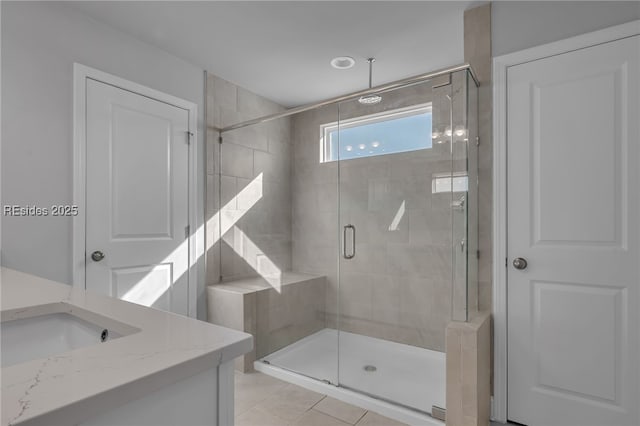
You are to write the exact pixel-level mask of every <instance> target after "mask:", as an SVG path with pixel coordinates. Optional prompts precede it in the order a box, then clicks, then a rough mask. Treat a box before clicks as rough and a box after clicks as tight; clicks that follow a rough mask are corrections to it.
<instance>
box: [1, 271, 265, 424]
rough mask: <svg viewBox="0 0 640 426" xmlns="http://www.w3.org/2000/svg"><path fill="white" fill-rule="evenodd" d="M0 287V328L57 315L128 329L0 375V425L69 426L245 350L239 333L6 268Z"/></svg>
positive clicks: (247, 342) (248, 343)
mask: <svg viewBox="0 0 640 426" xmlns="http://www.w3.org/2000/svg"><path fill="white" fill-rule="evenodd" d="M0 284H1V287H0V291H1V311H2V321H7V320H11V319H19V318H28V317H33V316H37V315H42V314H47V313H51V312H60V311H61V310H62V311H66V312H69V313H72V314H73V315H76V316H78V317H80V318H83V319H85V320H88V321H90V322H92V321H95V318H96V317H100V318H102V322H104V321H105V320H106V321H107V322H109V321H110V324H111V325H112V326H113V327H114V329H117V328H118V327H120V328H122V327H125V328H127V327H128V329H129V332H126V333H125V334H127V335H125V336H124V337H119V338H117V339H113V340H109V341H107V342H105V343H99V344H96V345H91V346H85V347H83V348H79V349H75V350H72V351H69V352H65V353H62V354H59V355H54V356H50V357H48V358H45V359H37V360H33V361H27V362H23V363H20V364H15V365H11V366H8V367H4V368H2V406H1V412H2V423H1V425H2V426H8V425H19V424H24V425H39V424H43V425H55V424H76V423H78V422H81V421H83V420H85V419H87V418H90V417H92V416H94V415H96V414H98V413H100V412H103V411H106V410H109V409H113V408H115V407H118V406H119V405H122V404H124V403H126V402H129V401H131V400H133V399H136V398H139V397H142V396H144V395H147V394H149V393H151V392H153V391H155V390H158V389H160V388H162V387H164V386H167V385H170V384H172V383H175V382H177V381H179V380H182V379H185V378H188V377H190V376H192V375H194V374H198V373H200V372H203V371H205V370H207V369H211V368H215V367H216V366H218V365H220V364H221V363H224V362H227V361H230V360H232V359H233V358H235V357H237V356H240V355H242V354H244V353H246V352H248V351H249V350H251V348H252V345H253V340H252V337H251V335H249V334H246V333H242V332H239V331H235V330H230V329H227V328H224V327H219V326H216V325H213V324H209V323H206V322H202V321H197V320H194V319H191V318H187V317H183V316H180V315H176V314H172V313H168V312H164V311H160V310H156V309H151V308H146V307H144V306H140V305H136V304H133V303H129V302H124V301H121V300H118V299H114V298H110V297H106V296H102V295H99V294H94V293H91V292H86V291H84V290H80V289H76V288H73V287H72V286H69V285H65V284H60V283H57V282H54V281H50V280H46V279H43V278H39V277H36V276H33V275H29V274H25V273H22V272H18V271H15V270H12V269H7V268H2V277H1V281H0ZM92 316H93V319H92ZM131 330H133V331H131Z"/></svg>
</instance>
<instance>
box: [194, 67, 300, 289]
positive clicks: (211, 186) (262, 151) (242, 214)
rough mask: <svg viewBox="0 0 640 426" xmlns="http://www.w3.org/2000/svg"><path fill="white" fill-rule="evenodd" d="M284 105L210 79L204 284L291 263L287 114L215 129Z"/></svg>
mask: <svg viewBox="0 0 640 426" xmlns="http://www.w3.org/2000/svg"><path fill="white" fill-rule="evenodd" d="M282 110H283V108H282V107H281V106H279V105H277V104H275V103H274V102H271V101H269V100H267V99H265V98H262V97H260V96H258V95H256V94H254V93H251V92H249V91H248V90H245V89H243V88H241V87H238V86H236V85H234V84H232V83H230V82H228V81H226V80H223V79H221V78H218V77H216V76H214V75H212V74H209V75H208V77H207V210H206V232H207V238H206V244H207V284H214V283H218V282H220V277H222V281H233V280H236V279H240V278H247V277H253V276H258V275H263V276H264V275H278V274H279V273H280V272H281V271H288V270H290V269H291V190H290V157H291V143H290V137H289V132H290V121H289V119H282V120H277V121H272V122H269V123H263V124H259V125H255V126H250V127H246V128H243V129H238V130H234V131H230V132H225V133H224V134H223V139H222V140H223V141H222V143H221V144H220V143H219V141H218V132H217V130H216V129H217V128H220V127H223V126H228V125H231V124H235V123H238V122H241V121H244V120H249V119H252V118H256V117H261V116H264V115H268V114H272V113H276V112H279V111H282ZM221 233H222V238H220V234H221Z"/></svg>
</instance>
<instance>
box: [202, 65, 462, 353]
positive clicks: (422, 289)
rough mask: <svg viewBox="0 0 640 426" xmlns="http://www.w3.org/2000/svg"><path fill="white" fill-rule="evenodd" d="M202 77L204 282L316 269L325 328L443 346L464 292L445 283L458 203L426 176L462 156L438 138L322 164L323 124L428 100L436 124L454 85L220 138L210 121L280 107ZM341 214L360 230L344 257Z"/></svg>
mask: <svg viewBox="0 0 640 426" xmlns="http://www.w3.org/2000/svg"><path fill="white" fill-rule="evenodd" d="M456 81H458V80H454V85H456V84H457V83H456ZM441 83H446V81H444V80H443V82H441ZM207 86H208V91H207V124H208V135H207V136H208V139H207V140H208V146H207V149H208V158H207V174H208V175H207V184H208V188H207V284H214V283H218V282H220V277H221V276H222V281H225V282H226V281H233V280H236V279H241V278H245V277H251V276H258V275H263V276H264V275H273V274H278V273H279V272H280V271H287V270H293V271H296V272H306V273H310V274H315V275H323V276H326V277H327V283H328V284H327V291H326V294H327V296H326V301H325V302H326V303H325V306H326V308H325V311H326V312H325V320H326V321H327V325H328V326H329V327H334V328H338V327H339V328H340V329H341V330H345V331H350V332H355V333H359V334H364V335H368V336H372V337H377V338H382V339H388V340H393V341H397V342H401V343H405V344H410V345H415V346H419V347H425V348H428V349H433V350H444V333H445V328H446V325H447V323H448V322H449V321H450V320H451V319H452V316H453V315H455V314H456V311H457V310H459V309H460V307H461V306H463V305H464V303H461V302H460V300H462V299H461V298H464V296H465V295H464V294H463V293H464V286H462V287H460V286H455V287H454V286H453V285H452V280H453V279H454V272H456V271H457V272H458V273H457V274H456V276H458V277H459V276H460V275H459V272H460V268H459V266H460V264H459V263H460V261H461V258H460V257H459V256H456V255H455V253H452V245H453V241H454V240H456V239H458V238H460V237H459V235H458V234H457V233H454V232H453V230H452V226H453V223H460V218H459V217H456V216H455V214H460V213H457V212H454V211H452V210H451V202H452V201H453V200H454V198H456V199H457V198H459V196H460V195H461V194H457V193H454V194H452V193H438V194H432V191H431V185H432V178H433V175H434V174H441V173H442V174H446V173H449V172H451V170H452V168H453V169H454V170H464V169H465V165H464V164H463V162H462V161H460V160H459V159H458V160H456V159H453V158H452V156H451V145H450V143H449V142H447V143H444V144H441V145H440V144H437V143H434V144H433V147H432V148H431V149H428V150H421V151H413V152H408V153H399V154H392V155H383V156H378V157H368V158H364V159H354V160H348V161H343V162H342V164H341V165H340V170H338V164H337V162H327V163H321V162H320V126H321V125H322V124H326V123H332V122H336V121H338V119H343V120H344V119H349V118H353V117H358V116H362V115H369V114H373V113H376V112H381V111H385V110H393V109H396V108H402V107H407V106H413V105H418V104H425V103H429V102H431V103H432V106H433V123H434V126H437V127H440V128H444V126H446V125H448V124H449V122H450V115H449V114H450V105H451V103H450V101H449V99H448V98H447V96H446V95H453V99H454V104H455V103H457V104H460V103H461V98H460V96H463V92H462V91H461V90H459V88H460V87H459V86H457V87H458V88H457V89H455V90H452V88H451V87H452V86H450V85H444V86H442V87H440V88H436V89H433V90H432V89H431V86H432V82H426V83H423V84H420V85H414V86H411V87H407V88H404V89H400V90H396V91H394V92H389V93H385V94H384V101H383V102H382V103H381V104H379V105H375V106H369V107H363V106H361V105H360V104H359V103H357V101H352V102H346V103H342V104H340V105H329V106H326V107H323V108H319V109H315V110H312V111H308V112H305V113H302V114H298V115H295V116H292V117H290V118H286V119H279V120H275V121H272V122H268V123H263V124H260V125H255V126H250V127H247V128H244V129H240V130H235V131H231V132H226V133H224V134H223V142H222V144H219V143H218V132H217V131H216V130H215V129H216V128H219V127H222V126H225V125H229V124H233V123H237V122H240V121H243V120H248V119H251V118H255V117H259V116H263V115H267V114H271V113H274V112H277V111H280V110H282V108H281V107H280V106H278V105H276V104H274V103H273V102H270V101H268V100H265V99H263V98H261V97H259V96H257V95H255V94H252V93H250V92H248V91H246V90H244V89H243V88H240V87H238V86H235V85H233V84H232V83H230V82H227V81H225V80H222V79H220V78H218V77H215V76H213V75H209V76H208V82H207ZM454 110H455V112H456V114H458V112H459V111H461V108H460V107H458V108H454ZM462 119H463V117H462V115H459V116H456V117H455V120H456V123H457V122H458V121H460V120H462ZM219 172H220V176H219V177H218V173H219ZM338 175H339V177H338ZM338 179H340V193H338ZM218 200H220V202H218ZM338 202H340V209H338ZM401 210H403V211H404V213H403V214H401V215H400V216H399V217H400V220H399V222H398V224H397V228H396V229H394V230H390V229H389V228H390V224H391V222H392V221H393V219H394V218H395V217H396V216H397V215H398V213H399V211H401ZM339 211H340V217H338V215H339V213H338V212H339ZM347 223H352V224H354V225H355V226H356V228H357V238H358V242H357V244H358V245H357V255H356V257H355V258H354V259H353V260H351V261H347V260H344V259H342V258H339V257H338V250H339V247H341V241H340V240H341V236H342V226H343V225H344V224H347ZM220 229H221V230H222V234H223V236H222V239H221V240H220V238H219V235H220ZM339 261H340V274H341V283H340V287H339V285H338V262H339ZM456 266H458V267H457V268H456ZM339 288H340V294H339V295H340V297H339V300H340V302H339V303H338V289H339ZM452 298H453V299H454V300H456V301H457V302H456V303H453V302H452ZM338 311H339V312H340V323H339V324H338V320H337V314H338Z"/></svg>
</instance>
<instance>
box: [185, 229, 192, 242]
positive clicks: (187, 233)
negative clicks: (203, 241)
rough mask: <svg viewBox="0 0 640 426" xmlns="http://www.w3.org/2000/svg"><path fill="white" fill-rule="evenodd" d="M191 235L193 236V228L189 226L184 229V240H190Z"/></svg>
mask: <svg viewBox="0 0 640 426" xmlns="http://www.w3.org/2000/svg"><path fill="white" fill-rule="evenodd" d="M189 234H191V227H190V226H189V225H187V226H185V227H184V239H185V240H186V239H188V238H189Z"/></svg>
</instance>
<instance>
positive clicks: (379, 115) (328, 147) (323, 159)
mask: <svg viewBox="0 0 640 426" xmlns="http://www.w3.org/2000/svg"><path fill="white" fill-rule="evenodd" d="M424 113H430V114H431V123H432V127H433V106H432V103H431V102H427V103H424V104H418V105H412V106H409V107H402V108H395V109H392V110H389V111H381V112H376V113H373V114H368V115H364V116H360V117H355V118H347V119H344V120H338V121H334V122H331V123H324V124H321V125H320V164H324V163H332V162H334V161H344V160H340V159H339V158H334V157H333V151H332V144H331V141H330V134H331V132H334V131H339V130H340V129H350V128H353V127H359V126H364V125H368V124H375V123H381V122H384V121H391V120H398V119H401V118H405V117H412V116H414V115H420V114H424ZM431 146H432V147H433V143H432V145H431ZM427 149H428V148H427ZM414 151H417V150H414ZM402 152H411V151H402ZM389 154H396V152H388V153H385V154H378V155H371V156H366V157H362V158H368V157H377V156H380V155H389ZM336 157H337V156H336ZM345 160H346V159H345ZM349 160H355V158H349Z"/></svg>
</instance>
